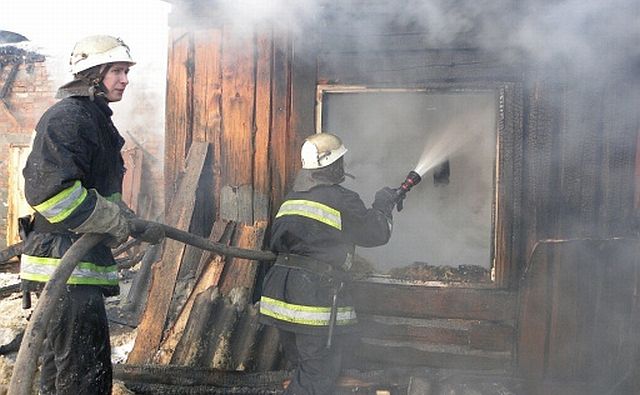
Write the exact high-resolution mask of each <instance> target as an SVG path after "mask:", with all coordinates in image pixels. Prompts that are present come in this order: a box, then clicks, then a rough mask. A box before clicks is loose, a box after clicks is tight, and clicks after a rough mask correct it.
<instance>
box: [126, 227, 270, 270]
mask: <svg viewBox="0 0 640 395" xmlns="http://www.w3.org/2000/svg"><path fill="white" fill-rule="evenodd" d="M132 225H133V228H134V229H139V230H142V229H144V228H146V227H147V226H151V225H159V226H162V228H163V229H164V234H165V236H166V237H168V238H170V239H173V240H177V241H180V242H182V243H185V244H189V245H192V246H194V247H198V248H201V249H203V250H207V251H213V252H217V253H219V254H221V255H226V256H232V257H236V258H244V259H252V260H256V261H275V260H276V254H274V253H273V252H271V251H260V250H249V249H245V248H237V247H230V246H228V245H225V244H221V243H216V242H213V241H211V240H208V239H205V238H204V237H200V236H197V235H194V234H191V233H189V232H185V231H184V230H180V229H177V228H174V227H172V226H169V225H165V224H161V223H159V222H152V221H145V220H142V219H135V220H133V221H132Z"/></svg>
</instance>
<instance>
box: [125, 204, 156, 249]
mask: <svg viewBox="0 0 640 395" xmlns="http://www.w3.org/2000/svg"><path fill="white" fill-rule="evenodd" d="M118 206H120V209H121V210H122V215H124V216H125V217H126V218H127V220H129V229H130V232H131V237H134V238H136V239H138V240H140V241H144V242H146V243H149V244H159V243H160V242H161V241H162V240H163V239H164V228H163V227H162V225H160V224H158V223H155V222H146V221H135V220H136V219H138V216H137V215H136V213H135V212H134V211H133V210H131V209H130V208H129V206H127V204H126V203H125V202H124V201H123V200H120V201H118ZM140 223H144V226H137V225H136V224H140Z"/></svg>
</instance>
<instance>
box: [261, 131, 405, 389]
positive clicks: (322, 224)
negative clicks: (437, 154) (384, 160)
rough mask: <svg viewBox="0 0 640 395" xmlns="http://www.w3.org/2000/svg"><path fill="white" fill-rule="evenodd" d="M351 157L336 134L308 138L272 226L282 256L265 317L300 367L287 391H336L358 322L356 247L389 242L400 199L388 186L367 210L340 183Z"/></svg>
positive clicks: (266, 290)
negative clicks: (353, 282)
mask: <svg viewBox="0 0 640 395" xmlns="http://www.w3.org/2000/svg"><path fill="white" fill-rule="evenodd" d="M346 153H347V149H346V148H345V146H344V145H343V144H342V141H341V140H340V138H338V137H337V136H335V135H333V134H330V133H318V134H314V135H311V136H309V137H308V138H307V139H306V140H305V142H304V144H303V145H302V149H301V159H302V169H301V170H300V171H299V173H298V174H297V176H296V179H295V181H294V185H293V190H292V191H291V192H290V193H289V194H288V195H287V196H286V198H285V201H284V202H283V203H282V205H281V206H280V209H279V210H278V213H277V214H276V219H275V221H274V222H273V226H272V230H271V237H270V248H271V250H272V251H274V252H276V253H277V254H278V258H277V259H276V262H275V264H274V265H273V267H271V268H270V269H269V271H268V272H267V274H266V277H265V279H264V284H263V292H262V297H261V299H260V320H261V322H263V323H265V324H267V325H272V326H275V327H276V328H278V329H279V330H280V338H281V341H282V345H283V348H284V350H285V354H286V356H287V358H288V359H289V360H290V361H291V362H292V363H294V364H295V371H294V375H293V377H292V379H291V382H290V384H289V385H288V387H287V389H286V391H285V394H314V395H316V394H333V393H334V386H335V382H336V379H337V377H338V374H339V373H340V369H341V362H342V354H341V353H342V349H343V347H344V346H345V343H346V341H345V338H346V336H347V335H348V334H349V333H351V332H353V330H354V325H355V324H356V323H357V317H356V312H355V310H354V308H353V305H352V303H351V295H350V292H349V285H348V284H349V283H348V281H349V279H350V275H349V270H350V268H351V260H352V257H353V253H354V250H355V246H356V245H358V246H363V247H374V246H379V245H382V244H385V243H387V241H389V238H390V237H391V228H392V215H391V211H392V210H393V208H394V206H395V199H396V198H397V194H396V193H395V191H394V190H393V189H391V188H383V189H381V190H380V191H378V192H377V193H376V195H375V200H374V202H373V206H372V207H371V208H367V207H366V206H365V204H364V203H363V201H362V200H361V199H360V197H359V196H358V194H357V193H355V192H353V191H351V190H349V189H346V188H344V187H342V186H341V185H340V184H341V183H342V182H343V181H344V176H345V173H344V164H343V162H344V155H345V154H346ZM330 333H331V335H329V334H330ZM329 336H331V337H329Z"/></svg>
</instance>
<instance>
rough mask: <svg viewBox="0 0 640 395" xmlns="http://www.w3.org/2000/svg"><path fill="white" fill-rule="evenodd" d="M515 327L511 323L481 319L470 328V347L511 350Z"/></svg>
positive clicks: (488, 349)
mask: <svg viewBox="0 0 640 395" xmlns="http://www.w3.org/2000/svg"><path fill="white" fill-rule="evenodd" d="M514 340H515V329H514V328H513V327H512V326H510V325H505V324H501V323H496V322H489V321H481V322H478V323H475V324H473V325H471V328H470V329H469V347H471V348H472V349H476V350H487V351H509V352H510V351H511V350H512V349H513V345H514V344H513V343H514Z"/></svg>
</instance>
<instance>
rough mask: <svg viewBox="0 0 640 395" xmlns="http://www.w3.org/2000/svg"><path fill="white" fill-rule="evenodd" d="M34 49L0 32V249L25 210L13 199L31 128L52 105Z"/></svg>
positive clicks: (44, 70)
mask: <svg viewBox="0 0 640 395" xmlns="http://www.w3.org/2000/svg"><path fill="white" fill-rule="evenodd" d="M34 48H35V47H34V46H33V45H32V43H31V42H30V41H29V40H28V39H27V38H26V37H24V36H22V35H20V34H18V33H14V32H9V31H5V30H0V246H4V245H5V242H6V241H7V240H9V241H14V239H15V236H7V234H8V233H14V230H15V223H16V219H17V218H16V217H17V216H19V215H22V211H24V210H25V209H28V208H25V207H22V208H21V207H20V206H21V205H24V203H22V204H20V203H19V201H20V200H21V199H19V197H18V196H14V195H16V194H17V195H19V194H20V191H21V190H22V188H21V184H22V182H21V177H18V176H19V175H20V174H21V169H22V163H24V160H25V159H26V155H27V154H28V145H29V141H30V140H31V135H32V132H33V129H34V127H35V125H36V123H37V122H38V119H39V118H40V116H41V115H42V113H43V111H44V110H45V109H46V108H47V107H49V106H50V105H51V104H53V103H54V102H55V99H54V96H55V84H54V82H53V81H52V79H51V76H50V73H49V71H48V69H47V62H46V60H47V59H46V57H45V56H44V55H42V54H40V53H38V52H37V50H35V49H34ZM11 200H14V203H13V204H10V201H11ZM10 207H11V208H10ZM8 229H9V230H8Z"/></svg>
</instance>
